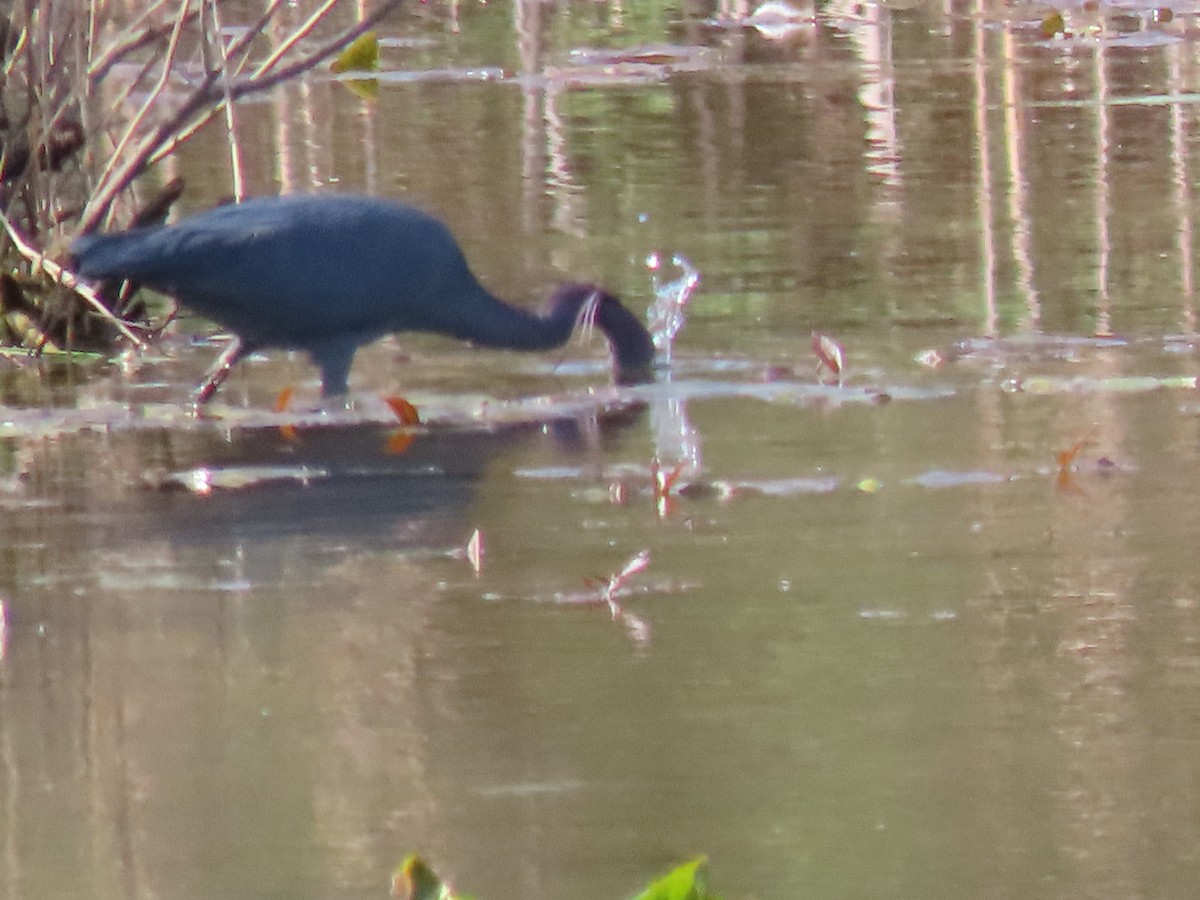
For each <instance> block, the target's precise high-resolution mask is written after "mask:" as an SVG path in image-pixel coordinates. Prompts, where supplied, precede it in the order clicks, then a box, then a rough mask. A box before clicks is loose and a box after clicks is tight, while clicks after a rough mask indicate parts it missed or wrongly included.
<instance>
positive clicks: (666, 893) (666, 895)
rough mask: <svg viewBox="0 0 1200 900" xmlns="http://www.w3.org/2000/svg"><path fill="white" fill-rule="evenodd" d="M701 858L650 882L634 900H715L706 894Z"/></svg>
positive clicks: (706, 885) (703, 860)
mask: <svg viewBox="0 0 1200 900" xmlns="http://www.w3.org/2000/svg"><path fill="white" fill-rule="evenodd" d="M705 862H706V860H705V858H704V857H703V856H698V857H696V858H695V859H693V860H691V861H690V862H686V863H684V864H683V865H681V866H678V867H677V868H675V869H672V870H671V871H670V872H668V873H667V874H666V875H664V876H663V877H662V878H660V879H658V880H657V881H655V882H652V883H651V884H650V885H648V886H647V887H646V889H645V890H644V891H642V892H641V893H640V894H638V895H637V897H635V898H634V900H717V898H716V897H715V896H714V895H713V894H710V893H709V892H708V879H707V877H706V874H705V869H704V864H705Z"/></svg>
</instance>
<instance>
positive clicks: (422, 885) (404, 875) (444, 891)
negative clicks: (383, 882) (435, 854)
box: [392, 853, 456, 900]
mask: <svg viewBox="0 0 1200 900" xmlns="http://www.w3.org/2000/svg"><path fill="white" fill-rule="evenodd" d="M392 896H393V897H399V898H400V900H456V898H455V896H454V892H453V891H452V890H451V889H450V887H449V886H448V885H446V884H443V883H442V879H440V878H438V877H437V874H436V873H435V872H434V871H433V869H431V868H429V866H427V865H425V861H424V860H423V859H421V857H419V856H417V855H416V854H415V853H410V854H409V855H408V856H406V857H404V859H403V860H401V862H400V865H398V866H396V871H394V872H393V873H392Z"/></svg>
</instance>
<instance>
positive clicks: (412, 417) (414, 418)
mask: <svg viewBox="0 0 1200 900" xmlns="http://www.w3.org/2000/svg"><path fill="white" fill-rule="evenodd" d="M384 400H385V402H386V403H387V405H388V406H390V407H391V409H392V412H393V413H395V414H396V418H397V419H399V420H400V424H401V425H420V424H421V416H420V414H419V413H418V412H417V408H416V407H415V406H413V405H412V404H411V403H409V402H408V401H407V400H405V399H404V398H403V397H385V398H384Z"/></svg>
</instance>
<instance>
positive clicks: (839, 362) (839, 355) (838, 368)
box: [812, 331, 846, 384]
mask: <svg viewBox="0 0 1200 900" xmlns="http://www.w3.org/2000/svg"><path fill="white" fill-rule="evenodd" d="M812 350H813V353H815V354H816V356H817V374H818V376H819V375H820V374H821V370H822V369H827V370H829V372H830V373H831V374H832V375H833V377H834V378H836V379H837V382H838V384H841V383H842V374H843V372H844V371H845V369H846V352H845V351H844V350H843V349H842V345H841V344H839V343H838V342H837V341H835V340H834V339H833V338H831V337H830V336H829V335H827V334H821V332H819V331H814V332H813V333H812Z"/></svg>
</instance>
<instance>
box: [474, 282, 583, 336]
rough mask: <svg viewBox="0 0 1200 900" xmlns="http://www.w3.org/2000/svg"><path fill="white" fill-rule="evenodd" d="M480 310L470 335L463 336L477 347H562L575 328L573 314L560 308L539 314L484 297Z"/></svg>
mask: <svg viewBox="0 0 1200 900" xmlns="http://www.w3.org/2000/svg"><path fill="white" fill-rule="evenodd" d="M482 309H483V313H482V314H481V315H478V316H477V317H476V318H475V319H474V320H473V321H472V322H471V329H470V330H471V334H466V335H463V337H466V338H467V339H468V340H470V341H471V342H472V343H473V344H476V345H478V346H480V347H500V348H508V349H511V350H550V349H553V348H554V347H561V346H562V345H563V344H565V343H566V342H567V339H568V338H570V336H571V332H572V331H573V330H574V328H575V315H574V314H572V313H571V312H570V311H569V310H564V309H562V308H558V309H553V310H551V311H550V313H549V314H547V315H538V314H537V313H533V312H530V311H528V310H525V309H522V308H520V307H519V306H514V305H513V304H511V303H508V302H507V301H504V300H501V299H500V298H498V297H494V296H491V295H487V298H486V300H485V302H484V303H483V304H482Z"/></svg>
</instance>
